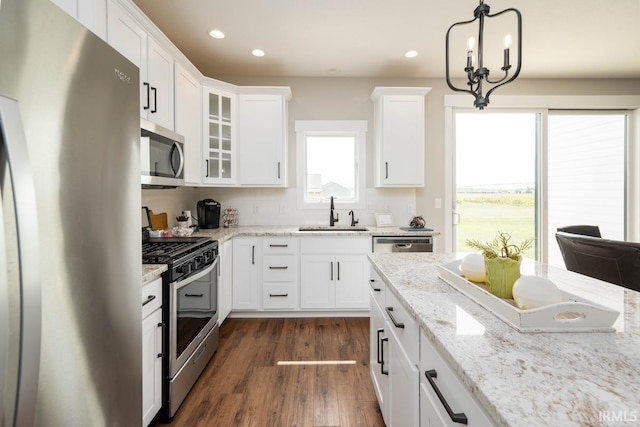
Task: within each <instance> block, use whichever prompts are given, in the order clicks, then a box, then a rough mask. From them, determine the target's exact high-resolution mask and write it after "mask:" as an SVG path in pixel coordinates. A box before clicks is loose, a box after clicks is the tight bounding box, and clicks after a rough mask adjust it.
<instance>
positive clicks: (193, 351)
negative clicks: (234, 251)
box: [142, 237, 219, 420]
mask: <svg viewBox="0 0 640 427" xmlns="http://www.w3.org/2000/svg"><path fill="white" fill-rule="evenodd" d="M142 263H143V264H167V266H168V271H166V272H165V273H163V307H162V311H163V313H162V316H163V322H164V324H165V325H167V327H166V328H165V334H164V343H163V346H164V354H165V359H164V368H163V378H164V384H163V405H162V411H161V413H160V417H161V418H162V419H163V420H171V419H172V418H173V416H174V415H175V413H176V411H177V410H178V408H179V407H180V405H181V404H182V402H183V401H184V399H185V397H186V396H187V394H188V393H189V391H190V390H191V387H193V384H195V382H196V380H197V379H198V377H199V376H200V374H201V373H202V371H203V370H204V368H205V367H206V365H207V363H208V362H209V360H210V359H211V357H212V356H213V354H214V353H215V351H216V350H217V348H218V335H219V333H218V300H217V295H218V242H217V241H216V240H211V239H209V238H206V237H165V238H150V239H147V240H144V241H143V243H142Z"/></svg>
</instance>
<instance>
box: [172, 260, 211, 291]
mask: <svg viewBox="0 0 640 427" xmlns="http://www.w3.org/2000/svg"><path fill="white" fill-rule="evenodd" d="M219 261H220V258H219V257H216V260H215V261H213V264H210V265H208V266H207V268H205V269H204V270H202V271H200V272H198V273H196V274H194V275H192V276H189V277H187V278H186V279H184V280H181V281H179V282H175V288H176V289H180V288H182V287H183V286H186V285H188V284H189V283H191V282H194V281H196V280H198V279H200V278H202V277H204V276H206V275H207V274H209V273H211V272H212V271H213V269H214V268H216V266H217V265H218V262H219Z"/></svg>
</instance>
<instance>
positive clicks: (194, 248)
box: [142, 237, 218, 264]
mask: <svg viewBox="0 0 640 427" xmlns="http://www.w3.org/2000/svg"><path fill="white" fill-rule="evenodd" d="M217 246H218V242H217V241H216V240H212V239H210V238H208V237H158V238H150V239H148V240H145V241H144V242H142V263H143V264H171V263H172V262H174V261H176V260H179V259H181V258H184V257H185V256H188V255H189V254H191V253H195V252H198V251H200V250H201V249H202V248H204V247H213V248H217Z"/></svg>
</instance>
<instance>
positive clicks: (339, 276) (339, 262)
mask: <svg viewBox="0 0 640 427" xmlns="http://www.w3.org/2000/svg"><path fill="white" fill-rule="evenodd" d="M338 280H340V261H338Z"/></svg>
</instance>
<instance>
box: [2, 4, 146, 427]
mask: <svg viewBox="0 0 640 427" xmlns="http://www.w3.org/2000/svg"><path fill="white" fill-rule="evenodd" d="M138 73H139V72H138V69H137V67H135V66H134V65H133V64H131V63H130V62H129V61H127V60H126V59H125V58H124V57H122V56H121V55H119V54H118V53H117V52H116V51H115V50H113V49H112V48H111V47H109V46H108V45H107V44H106V43H105V42H103V41H102V40H101V39H100V38H99V37H97V36H95V35H93V34H92V33H91V32H89V31H87V30H85V29H84V28H83V27H82V26H81V25H80V24H78V23H77V22H76V21H75V20H73V19H72V18H71V17H69V16H67V15H66V14H65V13H64V12H62V11H61V10H60V9H59V8H58V7H56V6H55V5H53V4H52V3H50V2H49V1H48V0H0V130H1V132H0V195H1V197H2V209H0V404H1V406H0V410H1V413H0V425H1V426H13V425H17V426H32V425H42V426H65V427H68V426H83V427H85V426H103V425H105V426H136V425H140V424H141V420H142V408H141V406H142V396H141V394H142V380H141V372H142V369H141V357H142V356H141V291H140V286H141V284H140V278H141V276H140V274H141V270H140V268H141V267H140V264H141V247H140V229H141V228H140V227H141V225H140V222H139V221H140V215H139V210H140V200H141V190H140V171H139V165H140V157H139V156H140V154H139V136H140V121H139V113H138V111H139V110H138V107H139V99H138V96H139V95H138V84H139V78H138Z"/></svg>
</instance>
